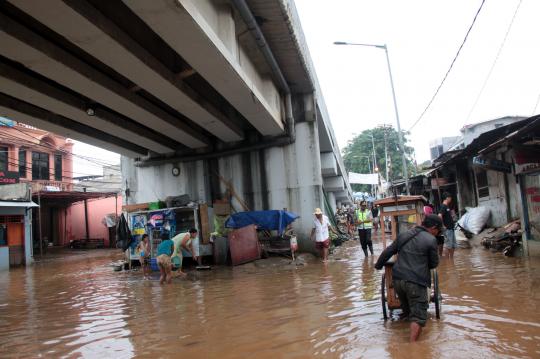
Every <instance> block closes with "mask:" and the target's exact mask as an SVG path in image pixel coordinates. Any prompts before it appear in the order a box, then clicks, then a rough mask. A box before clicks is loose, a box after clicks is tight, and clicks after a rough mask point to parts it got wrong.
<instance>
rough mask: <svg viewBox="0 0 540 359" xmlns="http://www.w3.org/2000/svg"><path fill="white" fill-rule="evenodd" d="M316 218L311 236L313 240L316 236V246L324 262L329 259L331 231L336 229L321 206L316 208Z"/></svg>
mask: <svg viewBox="0 0 540 359" xmlns="http://www.w3.org/2000/svg"><path fill="white" fill-rule="evenodd" d="M313 214H314V215H315V219H314V221H313V229H312V230H311V235H310V238H311V240H313V237H314V236H315V247H317V249H318V250H319V251H320V253H321V258H322V261H323V263H326V262H327V261H328V248H330V232H329V230H332V232H334V233H336V231H335V230H334V229H333V228H332V226H331V225H330V221H328V217H326V216H325V215H324V214H323V213H322V211H321V209H320V208H315V213H313Z"/></svg>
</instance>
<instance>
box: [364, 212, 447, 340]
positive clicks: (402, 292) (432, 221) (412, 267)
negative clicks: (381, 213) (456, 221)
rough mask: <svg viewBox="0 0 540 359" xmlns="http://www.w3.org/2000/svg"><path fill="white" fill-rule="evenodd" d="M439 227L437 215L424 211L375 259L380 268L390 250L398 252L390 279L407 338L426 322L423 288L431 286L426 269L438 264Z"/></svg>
mask: <svg viewBox="0 0 540 359" xmlns="http://www.w3.org/2000/svg"><path fill="white" fill-rule="evenodd" d="M441 227H442V221H441V219H440V218H439V217H437V216H436V215H434V214H430V215H427V216H426V217H425V218H424V221H423V222H422V226H417V227H415V228H413V229H411V230H409V231H407V232H404V233H401V234H400V235H399V236H398V237H397V239H396V240H395V241H393V242H392V244H391V245H390V246H388V247H387V248H386V249H385V250H384V251H383V252H382V253H381V255H380V257H379V259H378V260H377V263H375V268H376V269H379V270H380V269H382V267H383V266H384V264H385V263H386V262H387V261H388V260H389V259H390V258H391V257H392V256H393V255H394V254H398V253H399V256H398V257H397V260H396V262H395V263H394V265H393V267H392V280H393V285H394V290H395V291H396V294H397V296H398V298H399V301H400V303H401V309H402V310H403V314H404V316H406V317H408V319H409V321H410V322H411V325H410V330H411V334H410V340H411V342H414V341H416V340H418V337H419V336H420V333H421V332H422V327H423V326H425V325H426V320H427V309H428V291H427V288H428V287H431V273H430V270H431V269H433V268H437V265H438V264H439V255H438V253H437V240H436V239H435V236H436V235H438V234H439V232H440V231H441Z"/></svg>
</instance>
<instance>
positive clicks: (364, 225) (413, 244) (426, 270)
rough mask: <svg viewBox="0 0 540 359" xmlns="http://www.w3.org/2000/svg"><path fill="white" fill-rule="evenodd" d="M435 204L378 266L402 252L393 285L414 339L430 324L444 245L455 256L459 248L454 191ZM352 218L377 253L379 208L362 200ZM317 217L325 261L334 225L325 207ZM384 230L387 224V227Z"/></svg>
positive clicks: (364, 240) (313, 233) (314, 234)
mask: <svg viewBox="0 0 540 359" xmlns="http://www.w3.org/2000/svg"><path fill="white" fill-rule="evenodd" d="M434 212H435V211H434V208H433V206H432V205H429V204H428V205H426V206H425V207H424V216H423V220H422V224H421V225H419V226H415V227H414V228H412V229H410V230H408V231H405V232H403V233H400V234H399V235H398V237H397V238H396V240H395V241H393V242H392V243H391V244H390V245H389V246H388V247H387V248H386V249H385V250H384V251H383V252H382V253H381V254H380V256H379V258H378V260H377V262H376V264H375V268H376V269H378V270H380V269H382V268H383V267H384V264H385V263H386V262H387V261H388V260H389V259H390V258H391V257H393V256H394V255H396V254H399V256H398V257H397V260H396V262H395V263H394V265H393V266H392V280H393V283H392V284H393V288H394V290H395V292H396V294H397V296H398V298H399V301H400V303H401V308H402V311H403V314H402V316H403V317H404V318H406V319H408V320H409V321H410V340H411V341H416V340H418V338H419V336H420V333H421V332H422V328H423V327H424V326H425V324H426V320H427V309H428V305H429V294H428V288H430V287H431V272H430V271H431V269H434V268H437V266H438V264H439V258H440V257H442V255H443V248H444V249H446V253H447V256H448V257H449V258H453V256H454V251H455V249H456V248H457V242H456V236H455V232H454V225H455V213H454V211H453V210H452V195H451V194H449V193H445V194H444V196H443V202H442V204H441V206H440V209H439V211H438V214H435V213H434ZM353 213H354V215H353V218H352V220H351V222H352V223H353V224H354V226H355V227H356V229H357V230H358V237H359V240H360V244H361V248H362V251H363V252H364V255H365V256H366V257H368V249H369V253H371V255H373V241H372V240H371V231H372V229H373V228H376V227H375V223H378V222H379V221H378V217H379V216H378V214H379V213H378V210H377V211H376V212H375V213H374V211H373V207H372V208H367V203H366V202H365V201H362V202H361V203H360V204H359V208H357V209H355V210H353ZM314 215H315V219H314V224H313V229H312V231H311V238H312V239H315V241H316V246H317V248H318V249H319V250H321V257H322V258H323V261H325V262H326V261H327V258H328V248H329V246H330V239H329V229H330V230H332V227H331V225H330V223H329V221H328V218H327V217H326V216H324V215H323V213H322V211H321V210H320V209H319V208H317V209H316V210H315V213H314ZM382 230H384V227H383V229H382Z"/></svg>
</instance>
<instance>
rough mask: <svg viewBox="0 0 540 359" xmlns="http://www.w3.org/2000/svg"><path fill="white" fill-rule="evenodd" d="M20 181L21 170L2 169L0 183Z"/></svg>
mask: <svg viewBox="0 0 540 359" xmlns="http://www.w3.org/2000/svg"><path fill="white" fill-rule="evenodd" d="M14 183H19V172H11V171H0V185H3V184H14Z"/></svg>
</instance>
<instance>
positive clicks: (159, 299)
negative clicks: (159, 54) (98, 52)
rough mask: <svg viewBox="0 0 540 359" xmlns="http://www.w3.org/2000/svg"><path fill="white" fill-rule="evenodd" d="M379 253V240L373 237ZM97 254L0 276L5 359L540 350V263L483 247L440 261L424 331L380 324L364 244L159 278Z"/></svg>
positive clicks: (0, 351)
mask: <svg viewBox="0 0 540 359" xmlns="http://www.w3.org/2000/svg"><path fill="white" fill-rule="evenodd" d="M375 249H376V253H379V252H380V251H381V249H382V248H381V245H380V244H379V243H376V244H375ZM115 255H116V253H115V252H107V251H96V252H85V253H84V254H77V255H76V256H70V257H68V258H66V259H55V260H52V261H49V262H45V263H41V264H37V265H36V266H34V267H31V268H27V269H16V270H12V271H11V272H9V273H2V274H0V289H1V290H0V357H36V356H40V355H41V356H49V357H58V358H60V357H87V358H94V357H100V358H107V357H110V358H131V357H136V356H137V357H140V356H142V357H146V356H148V357H171V358H173V357H179V356H191V355H192V356H197V357H208V358H213V357H220V358H238V357H242V356H248V355H249V356H250V357H257V358H275V357H294V358H304V357H305V358H310V357H325V358H326V357H330V358H332V357H335V358H361V357H364V358H407V357H411V358H433V357H441V358H461V357H463V358H470V357H480V358H484V357H516V358H521V357H540V344H539V343H540V320H539V319H540V315H539V314H537V311H536V306H537V303H538V299H539V297H540V291H539V290H538V288H539V284H540V281H539V279H540V275H539V274H540V263H539V261H537V260H525V259H520V258H505V257H502V256H500V255H498V254H493V253H490V252H487V251H484V250H483V249H473V250H467V251H465V250H464V251H459V252H458V253H457V254H456V257H455V259H454V262H453V263H452V262H450V261H448V260H442V262H441V265H440V268H439V275H440V280H441V288H442V290H443V293H444V302H443V316H442V319H441V320H440V321H438V320H436V319H434V313H433V311H434V308H433V307H431V308H430V313H431V318H430V320H429V321H428V325H427V327H426V330H425V331H424V332H423V334H422V340H421V341H420V342H419V343H417V344H409V343H407V339H408V324H407V323H405V322H400V321H397V320H393V321H387V322H384V321H383V319H382V312H381V308H380V292H379V290H380V278H381V274H382V273H381V272H378V271H375V270H374V269H373V262H374V260H373V259H372V258H367V259H365V258H364V256H363V253H362V252H361V250H360V248H359V247H358V246H357V244H356V243H350V242H348V243H346V245H345V246H343V247H341V248H339V249H338V251H336V253H335V254H334V258H338V259H339V260H331V261H330V263H329V264H328V265H327V266H324V265H322V264H320V263H319V262H313V263H308V265H307V266H304V267H302V266H301V267H298V268H294V267H290V266H286V267H283V266H281V267H280V266H277V267H268V268H259V267H258V266H256V265H253V264H250V265H246V266H242V267H237V268H234V269H233V268H219V269H214V270H212V271H207V272H192V273H190V274H189V276H188V278H187V279H184V280H182V279H175V280H174V282H173V284H172V285H170V286H160V285H159V283H158V280H157V277H155V278H153V279H152V280H148V281H143V280H140V275H139V273H126V272H120V273H116V272H113V271H112V269H111V268H110V267H109V266H108V264H109V263H110V262H111V260H112V259H113V258H114V256H115Z"/></svg>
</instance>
